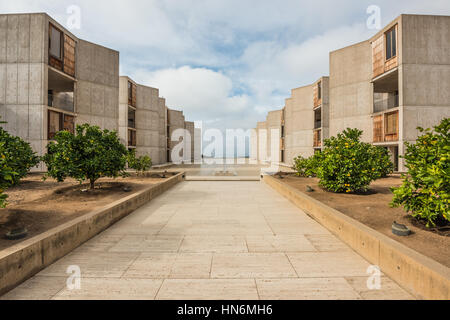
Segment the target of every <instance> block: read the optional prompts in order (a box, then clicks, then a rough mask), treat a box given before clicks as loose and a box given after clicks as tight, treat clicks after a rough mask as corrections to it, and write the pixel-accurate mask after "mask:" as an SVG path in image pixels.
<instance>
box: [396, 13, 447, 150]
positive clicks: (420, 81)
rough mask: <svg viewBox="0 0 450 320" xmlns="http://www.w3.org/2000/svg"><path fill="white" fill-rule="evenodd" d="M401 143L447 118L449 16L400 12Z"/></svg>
mask: <svg viewBox="0 0 450 320" xmlns="http://www.w3.org/2000/svg"><path fill="white" fill-rule="evenodd" d="M401 25H402V30H403V33H402V49H403V50H402V52H401V54H402V63H401V65H400V83H401V88H400V90H401V91H402V93H403V94H402V97H401V101H400V105H401V106H402V115H401V120H402V121H401V122H402V123H403V128H402V129H403V130H400V140H401V141H402V142H405V141H408V142H414V141H415V140H416V139H417V136H418V134H419V132H418V130H417V129H416V128H417V127H419V126H420V127H424V128H430V127H433V126H435V125H437V124H439V123H440V122H441V120H442V119H444V118H448V117H450V17H448V16H418V15H402V16H401Z"/></svg>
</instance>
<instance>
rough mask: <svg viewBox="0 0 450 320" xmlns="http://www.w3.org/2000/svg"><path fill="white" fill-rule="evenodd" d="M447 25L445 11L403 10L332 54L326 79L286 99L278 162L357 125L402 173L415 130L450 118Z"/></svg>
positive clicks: (304, 153)
mask: <svg viewBox="0 0 450 320" xmlns="http://www.w3.org/2000/svg"><path fill="white" fill-rule="evenodd" d="M449 30H450V17H448V16H424V15H401V16H399V17H398V18H396V19H395V20H394V21H392V22H391V23H390V24H388V25H387V26H386V27H385V28H384V29H382V30H381V31H379V32H378V33H377V34H376V35H375V36H373V37H372V38H371V39H369V40H367V41H363V42H360V43H357V44H355V45H352V46H349V47H346V48H343V49H340V50H336V51H333V52H331V53H330V77H329V78H327V77H323V78H321V79H320V80H319V81H318V82H316V83H315V84H313V85H311V86H305V87H301V88H298V89H294V90H292V96H291V97H290V98H289V99H287V100H286V106H285V109H284V118H283V119H282V148H281V150H282V151H281V152H282V159H283V160H284V161H282V162H285V163H286V164H291V161H292V159H293V158H295V157H296V156H298V155H302V156H304V157H308V156H310V155H312V154H313V153H314V152H317V151H318V150H320V149H321V148H322V147H323V140H324V139H326V138H329V137H331V136H336V135H337V134H338V133H340V132H342V131H343V130H345V129H347V128H358V129H360V130H362V131H363V137H362V140H363V141H364V142H368V143H373V144H374V145H378V146H383V147H386V148H387V149H389V150H390V153H391V156H392V161H393V163H394V164H395V167H396V170H398V171H405V166H404V163H403V160H402V158H401V157H400V156H401V155H403V154H404V152H405V142H410V143H413V142H415V140H416V139H417V136H418V134H419V131H418V130H417V127H419V126H420V127H424V128H430V127H433V126H435V125H437V124H438V123H440V121H442V119H444V118H447V117H450V90H449V88H450V47H449V45H448V44H449V43H450V31H449ZM311 101H312V107H311ZM252 145H260V144H259V142H254V141H253V142H252ZM311 146H312V148H311ZM258 154H259V153H258ZM259 159H261V158H259Z"/></svg>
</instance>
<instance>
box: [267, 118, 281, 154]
mask: <svg viewBox="0 0 450 320" xmlns="http://www.w3.org/2000/svg"><path fill="white" fill-rule="evenodd" d="M282 118H283V110H276V111H270V112H269V113H268V114H267V119H266V122H265V123H266V129H267V141H266V150H267V158H266V160H267V161H270V162H272V163H280V162H281V156H282V154H281V153H282V152H281V136H282V135H281V133H282V132H281V131H282V126H281V125H282Z"/></svg>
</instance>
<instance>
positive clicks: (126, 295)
mask: <svg viewBox="0 0 450 320" xmlns="http://www.w3.org/2000/svg"><path fill="white" fill-rule="evenodd" d="M161 284H162V280H151V279H126V278H122V279H104V278H97V279H93V278H89V279H85V280H84V281H83V282H82V285H81V288H80V290H68V289H64V290H61V291H60V292H59V293H58V294H56V295H55V296H54V297H53V298H52V300H154V299H155V297H156V294H157V292H158V290H159V288H160V287H161Z"/></svg>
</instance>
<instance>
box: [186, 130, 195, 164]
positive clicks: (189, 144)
mask: <svg viewBox="0 0 450 320" xmlns="http://www.w3.org/2000/svg"><path fill="white" fill-rule="evenodd" d="M184 127H185V129H186V130H187V131H188V132H189V135H187V136H186V140H185V141H184V146H185V147H184V148H185V150H186V154H185V155H184V159H185V161H187V162H192V163H193V162H194V152H195V148H194V145H195V144H194V138H195V124H194V122H189V121H186V122H185V123H184ZM188 150H190V151H189V153H190V154H189V153H188V152H187V151H188Z"/></svg>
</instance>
